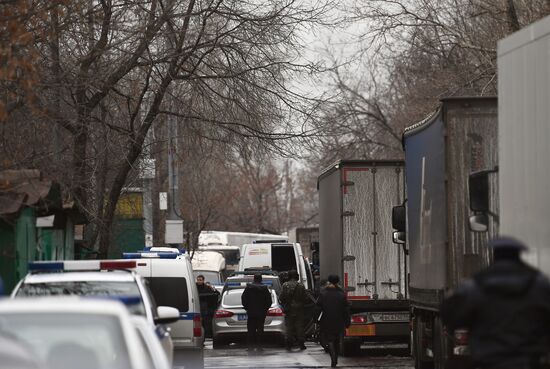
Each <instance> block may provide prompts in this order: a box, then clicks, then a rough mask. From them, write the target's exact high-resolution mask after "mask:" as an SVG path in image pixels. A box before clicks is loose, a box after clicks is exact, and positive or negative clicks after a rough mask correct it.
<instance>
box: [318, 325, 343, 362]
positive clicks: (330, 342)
mask: <svg viewBox="0 0 550 369" xmlns="http://www.w3.org/2000/svg"><path fill="white" fill-rule="evenodd" d="M321 346H323V348H324V349H325V350H326V351H328V353H329V354H330V360H331V361H332V362H333V363H336V362H337V361H338V355H339V352H338V350H339V347H340V334H338V333H332V332H323V331H322V330H321Z"/></svg>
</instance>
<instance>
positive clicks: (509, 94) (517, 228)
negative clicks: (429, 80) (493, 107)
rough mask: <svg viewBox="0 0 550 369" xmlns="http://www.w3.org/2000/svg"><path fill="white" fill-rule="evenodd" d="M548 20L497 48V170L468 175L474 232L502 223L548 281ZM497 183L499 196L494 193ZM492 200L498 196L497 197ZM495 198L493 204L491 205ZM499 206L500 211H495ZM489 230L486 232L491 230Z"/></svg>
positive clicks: (502, 232) (506, 233)
mask: <svg viewBox="0 0 550 369" xmlns="http://www.w3.org/2000/svg"><path fill="white" fill-rule="evenodd" d="M549 65H550V17H546V18H544V19H542V20H540V21H538V22H536V23H534V24H532V25H530V26H528V27H526V28H524V29H522V30H520V31H519V32H516V33H514V34H512V35H511V36H509V37H507V38H505V39H503V40H501V41H500V42H499V43H498V98H499V102H500V103H499V108H498V130H499V136H498V140H499V142H498V144H499V147H498V152H499V168H498V171H496V172H491V171H485V172H478V173H474V174H472V176H471V179H470V183H471V184H472V186H471V188H470V190H471V193H470V195H471V209H472V211H473V214H472V216H471V218H470V220H471V225H472V228H474V229H476V230H478V231H482V232H485V231H487V230H488V229H489V228H490V224H491V222H492V221H494V220H500V224H499V231H500V233H501V234H502V235H506V236H512V237H516V238H518V239H519V240H521V241H523V242H524V243H525V244H527V245H528V247H529V251H528V252H527V253H524V254H523V255H522V256H523V257H524V259H525V261H527V262H528V263H531V264H532V265H534V266H535V267H536V268H538V269H540V270H542V271H543V272H544V273H545V274H546V275H547V276H550V243H549V242H548V241H549V240H550V227H549V226H548V219H549V218H550V196H549V195H548V189H549V188H550V171H549V168H550V166H549V164H548V158H550V124H549V120H550V104H549V101H550V73H549V71H548V66H549ZM494 178H498V192H496V193H495V190H494V185H495V183H494ZM495 195H496V196H495ZM495 198H496V201H495ZM495 202H497V203H498V204H499V208H495V206H494V204H495ZM489 231H490V229H489Z"/></svg>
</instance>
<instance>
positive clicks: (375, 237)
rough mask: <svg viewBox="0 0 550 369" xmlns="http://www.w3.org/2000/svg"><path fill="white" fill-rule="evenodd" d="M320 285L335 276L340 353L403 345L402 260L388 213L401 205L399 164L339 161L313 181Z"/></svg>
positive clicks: (405, 303) (404, 283)
mask: <svg viewBox="0 0 550 369" xmlns="http://www.w3.org/2000/svg"><path fill="white" fill-rule="evenodd" d="M318 190H319V212H320V224H319V235H320V237H319V259H320V273H321V281H323V280H326V279H327V277H328V275H330V274H336V275H338V276H340V280H341V281H342V285H343V288H344V289H345V291H346V294H347V297H348V300H349V301H350V304H351V312H352V325H351V326H350V328H349V329H347V331H346V336H345V337H344V340H343V345H344V347H342V348H343V349H344V351H352V352H353V351H356V350H357V349H358V348H359V345H360V344H361V342H363V341H382V340H390V339H391V340H395V339H399V340H405V341H408V339H409V313H408V309H409V305H408V292H407V256H406V255H405V252H404V250H403V248H401V247H400V246H399V245H395V244H394V243H393V242H392V233H391V230H392V224H391V211H392V207H393V206H395V205H399V204H402V203H403V200H404V190H405V183H404V168H403V162H402V161H399V160H390V161H366V160H340V161H338V162H336V163H334V164H333V165H331V166H330V167H329V168H327V169H326V170H325V171H323V173H322V174H321V175H320V176H319V180H318Z"/></svg>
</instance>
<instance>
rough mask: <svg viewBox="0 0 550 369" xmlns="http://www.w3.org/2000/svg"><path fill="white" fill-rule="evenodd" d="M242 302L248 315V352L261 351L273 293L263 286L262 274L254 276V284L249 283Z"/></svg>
mask: <svg viewBox="0 0 550 369" xmlns="http://www.w3.org/2000/svg"><path fill="white" fill-rule="evenodd" d="M241 302H242V304H243V307H244V309H245V310H246V314H247V315H248V320H247V323H246V328H247V331H248V351H252V350H253V349H254V348H257V350H258V351H261V350H262V336H263V333H264V324H265V317H266V316H267V311H268V310H269V308H270V307H271V293H270V292H269V290H268V288H267V286H265V285H263V284H262V275H261V274H254V282H253V283H249V284H248V285H247V286H246V288H245V289H244V292H243V294H242V297H241Z"/></svg>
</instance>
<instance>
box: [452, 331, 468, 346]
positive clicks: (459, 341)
mask: <svg viewBox="0 0 550 369" xmlns="http://www.w3.org/2000/svg"><path fill="white" fill-rule="evenodd" d="M454 338H455V346H467V345H468V331H467V330H465V329H457V330H456V331H455V334H454Z"/></svg>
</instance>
